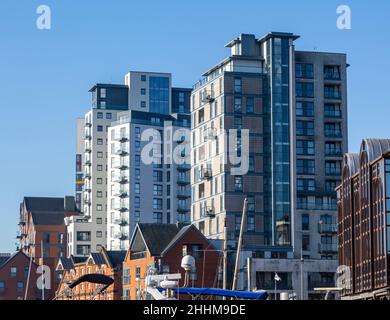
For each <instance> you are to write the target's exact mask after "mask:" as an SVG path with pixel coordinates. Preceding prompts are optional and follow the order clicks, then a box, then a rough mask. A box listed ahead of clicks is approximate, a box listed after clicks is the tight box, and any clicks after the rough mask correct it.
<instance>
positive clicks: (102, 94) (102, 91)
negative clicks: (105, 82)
mask: <svg viewBox="0 0 390 320" xmlns="http://www.w3.org/2000/svg"><path fill="white" fill-rule="evenodd" d="M106 95H107V90H106V88H100V98H102V99H105V98H106Z"/></svg>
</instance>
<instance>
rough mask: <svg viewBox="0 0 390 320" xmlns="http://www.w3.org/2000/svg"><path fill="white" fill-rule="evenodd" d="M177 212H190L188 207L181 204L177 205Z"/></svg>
mask: <svg viewBox="0 0 390 320" xmlns="http://www.w3.org/2000/svg"><path fill="white" fill-rule="evenodd" d="M177 211H178V212H180V213H185V212H188V211H190V206H189V205H187V204H181V203H179V204H178V205H177Z"/></svg>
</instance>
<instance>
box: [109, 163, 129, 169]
mask: <svg viewBox="0 0 390 320" xmlns="http://www.w3.org/2000/svg"><path fill="white" fill-rule="evenodd" d="M112 167H113V168H114V169H119V170H126V169H128V168H129V163H128V162H127V161H117V162H114V164H113V166H112Z"/></svg>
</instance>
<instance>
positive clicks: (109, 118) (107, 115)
mask: <svg viewBox="0 0 390 320" xmlns="http://www.w3.org/2000/svg"><path fill="white" fill-rule="evenodd" d="M106 119H108V120H111V119H112V113H111V112H107V113H106Z"/></svg>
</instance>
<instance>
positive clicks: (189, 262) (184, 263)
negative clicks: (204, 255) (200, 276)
mask: <svg viewBox="0 0 390 320" xmlns="http://www.w3.org/2000/svg"><path fill="white" fill-rule="evenodd" d="M181 267H182V268H183V269H184V270H185V271H194V270H195V269H196V264H195V258H194V257H193V256H190V255H186V256H184V257H183V259H181Z"/></svg>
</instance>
